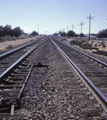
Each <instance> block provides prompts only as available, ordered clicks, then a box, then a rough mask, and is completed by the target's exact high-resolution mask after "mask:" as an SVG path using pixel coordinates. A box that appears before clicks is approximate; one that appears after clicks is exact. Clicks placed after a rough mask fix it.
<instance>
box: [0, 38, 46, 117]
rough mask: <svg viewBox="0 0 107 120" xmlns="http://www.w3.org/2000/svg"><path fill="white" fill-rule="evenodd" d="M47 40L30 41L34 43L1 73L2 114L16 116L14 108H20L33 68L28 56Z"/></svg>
mask: <svg viewBox="0 0 107 120" xmlns="http://www.w3.org/2000/svg"><path fill="white" fill-rule="evenodd" d="M45 41H46V40H45V39H44V38H43V39H41V40H39V42H37V43H36V44H34V43H35V42H33V43H30V44H34V45H33V46H32V47H31V48H30V49H29V50H28V51H27V52H26V53H24V55H22V56H21V57H20V58H19V59H17V60H16V61H15V62H14V63H12V64H11V65H10V66H9V67H8V68H6V69H5V71H3V72H2V73H1V75H0V116H1V115H2V116H3V115H4V116H6V115H10V116H14V110H16V109H19V108H20V104H21V96H22V93H23V90H24V87H25V85H26V83H27V80H28V77H29V75H30V72H31V70H32V68H33V64H32V63H31V62H28V61H27V57H28V56H29V55H30V54H31V53H32V52H33V51H34V50H35V49H37V48H38V47H39V46H40V45H41V44H42V43H44V42H45ZM27 46H28V45H27ZM7 113H8V114H7Z"/></svg>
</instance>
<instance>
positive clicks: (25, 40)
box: [0, 37, 36, 50]
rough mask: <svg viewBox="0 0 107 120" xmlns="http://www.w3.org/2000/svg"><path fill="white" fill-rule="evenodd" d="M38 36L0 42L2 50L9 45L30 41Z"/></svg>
mask: <svg viewBox="0 0 107 120" xmlns="http://www.w3.org/2000/svg"><path fill="white" fill-rule="evenodd" d="M35 38H36V37H33V38H28V39H20V40H15V41H5V42H0V50H4V49H6V47H8V46H9V45H12V46H13V47H14V46H18V45H21V44H23V43H26V42H29V41H30V40H34V39H35Z"/></svg>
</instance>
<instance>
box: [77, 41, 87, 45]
mask: <svg viewBox="0 0 107 120" xmlns="http://www.w3.org/2000/svg"><path fill="white" fill-rule="evenodd" d="M84 42H86V40H79V41H78V45H80V46H81V44H82V43H84Z"/></svg>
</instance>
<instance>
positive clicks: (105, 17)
mask: <svg viewBox="0 0 107 120" xmlns="http://www.w3.org/2000/svg"><path fill="white" fill-rule="evenodd" d="M105 18H107V16H105V17H102V18H99V19H95V20H102V19H105Z"/></svg>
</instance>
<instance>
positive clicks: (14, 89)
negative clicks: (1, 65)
mask: <svg viewBox="0 0 107 120" xmlns="http://www.w3.org/2000/svg"><path fill="white" fill-rule="evenodd" d="M46 40H47V39H46ZM50 40H51V41H50ZM44 42H45V40H43V41H41V42H40V44H39V43H37V44H38V45H35V47H33V48H31V49H30V50H29V51H28V52H27V53H25V54H24V55H23V56H22V57H21V58H20V59H18V61H16V62H15V63H14V64H12V65H11V66H10V67H9V68H8V70H5V72H4V73H3V74H1V75H0V81H1V84H0V94H1V98H0V100H1V101H0V112H1V114H0V117H1V116H3V115H4V116H6V115H7V116H9V115H10V116H14V109H18V108H20V105H21V101H22V100H21V96H22V93H23V90H24V87H25V86H26V83H27V80H28V77H29V75H30V72H31V70H32V68H33V71H32V73H31V76H30V78H29V81H28V84H27V86H26V90H25V93H24V95H25V98H24V99H23V100H24V101H23V102H22V104H23V105H22V106H23V108H26V109H24V110H25V111H27V110H28V111H29V110H31V111H33V112H32V113H31V115H30V117H26V119H30V118H31V116H32V119H33V118H34V116H35V118H34V119H47V120H48V119H59V118H60V119H63V118H64V119H79V118H84V119H87V118H94V117H96V118H99V119H100V118H103V116H101V114H102V113H103V110H104V111H105V112H104V114H106V113H107V99H106V97H105V96H106V94H104V93H103V92H102V91H101V92H102V93H101V92H100V91H99V90H98V88H97V87H98V86H97V87H95V85H96V84H97V83H94V84H95V85H94V84H93V83H92V82H91V81H90V80H89V76H91V77H90V78H95V79H96V76H97V74H98V73H96V74H95V75H96V76H94V77H93V74H88V75H89V76H88V75H87V74H86V73H87V72H89V73H93V72H94V73H95V71H96V70H94V69H92V67H91V66H90V65H91V64H92V63H93V61H90V60H89V58H87V57H86V58H84V56H82V55H80V57H79V55H78V52H75V50H71V48H69V47H68V46H66V45H64V44H63V43H60V42H59V41H57V40H55V39H53V38H50V39H48V40H47V42H45V44H43V46H42V50H43V51H41V49H40V51H39V52H40V53H41V59H40V60H39V61H44V60H46V61H47V65H46V66H45V67H47V66H48V69H47V70H46V69H43V68H37V67H33V63H35V60H36V59H35V58H36V56H35V54H32V56H30V57H31V59H32V60H30V59H29V58H28V59H26V58H27V56H28V55H29V54H30V53H31V52H32V51H33V50H34V49H36V48H37V47H38V46H39V45H41V44H42V43H44ZM56 43H57V44H56ZM53 44H54V45H53ZM55 47H56V48H57V49H56V48H55ZM57 50H58V51H59V52H60V53H61V55H62V56H63V57H64V59H63V58H62V56H61V55H60V54H59V52H58V51H57ZM35 53H36V51H35ZM42 53H43V55H42ZM38 54H39V53H38ZM39 55H40V54H39ZM71 59H72V60H71ZM65 60H66V61H67V62H66V61H65ZM83 60H84V61H83ZM31 61H32V62H31ZM46 61H45V62H46ZM79 61H80V62H79ZM82 63H85V65H86V66H82V65H84V64H82ZM87 63H89V65H88V68H87ZM92 65H95V66H96V63H93V64H92ZM34 66H37V65H34ZM42 67H44V66H42ZM51 67H52V68H51ZM78 67H79V68H80V69H81V70H80V69H79V68H78ZM82 67H85V69H82ZM89 68H90V69H89ZM94 68H95V67H94ZM98 68H100V69H99V70H100V72H102V70H105V73H106V67H105V69H104V68H102V67H101V66H100V67H99V66H98ZM86 69H88V71H86ZM45 70H46V71H47V72H46V71H45ZM89 70H90V71H89ZM99 70H98V69H97V71H98V72H99ZM92 71H93V72H92ZM104 75H105V74H104ZM103 77H104V78H106V75H105V76H103ZM98 78H99V76H98V77H97V79H98ZM95 79H94V80H95ZM87 81H88V82H87ZM99 81H100V80H99ZM99 81H98V82H99ZM38 83H39V84H38ZM35 84H36V85H35ZM99 84H101V83H98V85H99ZM91 85H92V86H91ZM101 85H103V84H101ZM86 86H87V88H88V89H87V88H86ZM102 87H103V86H102ZM103 88H104V87H103ZM94 89H96V91H95V90H94ZM30 90H33V91H30ZM87 91H88V93H87ZM89 91H90V92H89ZM35 92H37V93H35ZM85 93H87V94H85ZM91 93H92V94H91ZM98 93H99V94H98ZM103 94H104V95H105V96H104V95H103ZM26 95H27V96H26ZM88 96H90V97H88ZM92 96H94V97H95V98H96V99H97V101H98V102H99V103H100V104H101V106H100V105H99V104H97V101H96V99H95V98H93V97H92ZM26 98H27V99H28V100H25V99H26ZM89 98H90V99H89ZM29 99H30V102H29ZM25 101H26V103H24V102H25ZM31 101H32V102H33V103H31ZM29 103H30V105H29ZM35 104H36V106H35V108H34V105H35ZM23 108H22V113H23ZM102 108H103V109H102ZM20 111H21V108H20V110H19V112H18V111H17V112H16V114H17V113H20ZM6 112H8V114H6ZM28 114H29V113H28ZM16 116H20V115H18V114H17V115H16ZM26 116H27V114H26ZM105 116H106V115H105ZM2 118H4V117H2ZM22 118H24V117H23V116H22V117H20V119H22Z"/></svg>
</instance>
